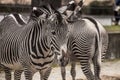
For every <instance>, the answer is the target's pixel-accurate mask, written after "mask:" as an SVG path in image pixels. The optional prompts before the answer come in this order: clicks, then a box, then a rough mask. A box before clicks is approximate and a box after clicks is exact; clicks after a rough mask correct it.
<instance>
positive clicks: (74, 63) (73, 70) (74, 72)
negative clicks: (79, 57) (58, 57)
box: [71, 61, 76, 80]
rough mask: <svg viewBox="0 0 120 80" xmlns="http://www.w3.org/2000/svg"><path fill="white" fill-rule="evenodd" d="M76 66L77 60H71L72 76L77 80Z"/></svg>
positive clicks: (73, 79)
mask: <svg viewBox="0 0 120 80" xmlns="http://www.w3.org/2000/svg"><path fill="white" fill-rule="evenodd" d="M75 67H76V62H75V61H72V62H71V76H72V80H75V76H76V71H75Z"/></svg>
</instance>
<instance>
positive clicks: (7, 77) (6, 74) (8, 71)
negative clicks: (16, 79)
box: [4, 68, 11, 80]
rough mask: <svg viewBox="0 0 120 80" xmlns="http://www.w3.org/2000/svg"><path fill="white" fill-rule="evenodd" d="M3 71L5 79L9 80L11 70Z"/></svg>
mask: <svg viewBox="0 0 120 80" xmlns="http://www.w3.org/2000/svg"><path fill="white" fill-rule="evenodd" d="M4 71H5V79H6V80H11V70H10V69H8V68H5V69H4Z"/></svg>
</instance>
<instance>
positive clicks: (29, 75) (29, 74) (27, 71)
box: [24, 67, 33, 80]
mask: <svg viewBox="0 0 120 80" xmlns="http://www.w3.org/2000/svg"><path fill="white" fill-rule="evenodd" d="M24 74H25V79H26V80H32V77H33V73H32V70H31V69H30V68H28V67H24Z"/></svg>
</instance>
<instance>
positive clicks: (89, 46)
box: [61, 17, 108, 80]
mask: <svg viewBox="0 0 120 80" xmlns="http://www.w3.org/2000/svg"><path fill="white" fill-rule="evenodd" d="M69 29H70V35H69V39H68V54H69V55H70V59H71V75H72V80H75V76H76V71H75V65H76V64H75V62H76V60H77V61H79V62H80V64H81V68H82V70H83V72H84V74H85V75H86V77H87V79H88V80H100V64H101V55H102V54H103V53H106V50H107V46H108V35H107V33H106V31H105V29H104V28H103V26H102V25H101V24H100V23H99V22H97V21H95V20H94V19H93V18H90V17H85V18H83V19H80V20H78V21H76V22H73V23H69ZM90 61H92V62H93V65H94V73H95V75H93V73H92V71H91V68H90ZM61 63H65V61H64V60H63V62H61ZM65 66H66V65H63V66H62V65H61V72H62V78H63V80H65V76H63V75H65V69H64V67H65Z"/></svg>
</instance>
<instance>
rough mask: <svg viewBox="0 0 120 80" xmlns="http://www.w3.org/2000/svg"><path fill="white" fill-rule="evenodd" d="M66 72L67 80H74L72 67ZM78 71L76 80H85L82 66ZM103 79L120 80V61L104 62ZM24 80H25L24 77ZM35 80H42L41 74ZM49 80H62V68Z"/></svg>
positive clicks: (58, 68) (52, 73)
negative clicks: (71, 74)
mask: <svg viewBox="0 0 120 80" xmlns="http://www.w3.org/2000/svg"><path fill="white" fill-rule="evenodd" d="M66 70H67V71H66V73H67V74H66V80H72V78H71V76H70V65H68V66H67V67H66ZM76 71H77V74H76V80H85V76H84V74H83V73H82V71H81V68H80V65H77V66H76ZM12 77H13V76H12ZM101 78H102V80H120V60H114V61H107V62H103V63H102V71H101ZM0 80H5V79H4V73H1V75H0ZM12 80H13V79H12ZM22 80H25V78H24V75H22ZM33 80H40V76H39V73H36V74H35V75H34V77H33ZM49 80H62V78H61V74H60V67H55V68H53V70H52V72H51V75H50V77H49Z"/></svg>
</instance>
